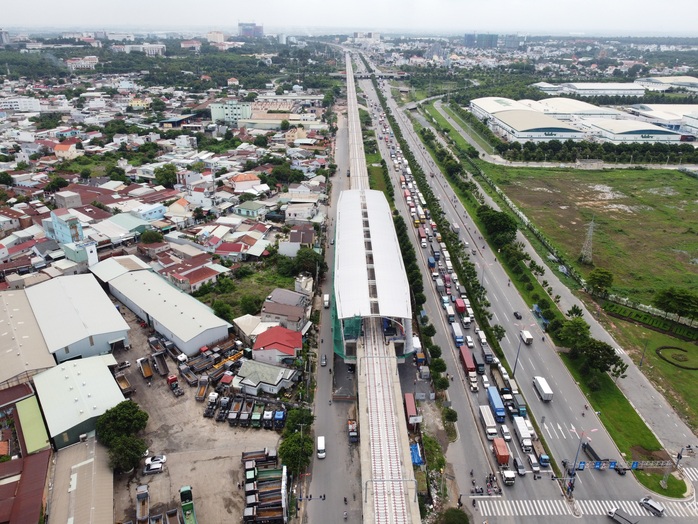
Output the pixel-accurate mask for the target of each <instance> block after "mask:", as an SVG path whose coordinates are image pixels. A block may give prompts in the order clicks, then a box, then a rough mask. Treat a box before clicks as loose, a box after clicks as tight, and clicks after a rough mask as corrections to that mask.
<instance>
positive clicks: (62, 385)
mask: <svg viewBox="0 0 698 524" xmlns="http://www.w3.org/2000/svg"><path fill="white" fill-rule="evenodd" d="M109 366H116V360H114V357H113V355H102V356H96V357H90V358H84V359H81V360H74V361H72V362H63V363H62V364H59V365H58V366H56V367H55V368H53V369H50V370H48V371H44V372H43V373H40V374H38V375H36V376H35V377H34V385H35V387H36V394H37V396H38V397H39V403H40V404H41V411H42V412H43V414H44V419H45V420H46V426H47V427H48V434H49V437H50V438H51V441H52V442H53V445H54V447H55V448H56V449H61V448H64V447H66V446H69V445H71V444H75V443H76V442H79V441H80V436H81V435H86V434H88V433H91V432H93V431H95V427H96V424H97V419H98V418H99V417H100V416H102V415H103V414H104V412H105V411H107V410H108V409H111V408H113V407H114V406H116V405H117V404H119V403H120V402H123V401H124V396H123V395H122V394H121V390H120V389H119V386H118V385H117V383H116V381H115V380H114V377H113V376H112V374H111V371H110V370H109Z"/></svg>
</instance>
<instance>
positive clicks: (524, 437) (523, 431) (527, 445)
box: [513, 417, 533, 453]
mask: <svg viewBox="0 0 698 524" xmlns="http://www.w3.org/2000/svg"><path fill="white" fill-rule="evenodd" d="M513 421H514V432H515V433H516V437H517V438H518V441H519V445H520V446H521V450H522V451H523V452H524V453H530V452H531V450H532V449H533V443H532V441H531V435H530V433H529V432H528V428H527V427H526V422H525V421H524V419H523V418H521V417H514V419H513Z"/></svg>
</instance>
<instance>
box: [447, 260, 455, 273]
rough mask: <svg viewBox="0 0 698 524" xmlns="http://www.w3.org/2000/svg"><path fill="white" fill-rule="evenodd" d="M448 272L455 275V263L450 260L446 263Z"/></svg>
mask: <svg viewBox="0 0 698 524" xmlns="http://www.w3.org/2000/svg"><path fill="white" fill-rule="evenodd" d="M446 272H448V273H453V262H451V261H450V260H447V261H446Z"/></svg>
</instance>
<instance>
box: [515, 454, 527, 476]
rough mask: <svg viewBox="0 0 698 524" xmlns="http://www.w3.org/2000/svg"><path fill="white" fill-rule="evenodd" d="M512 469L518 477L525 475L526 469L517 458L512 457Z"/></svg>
mask: <svg viewBox="0 0 698 524" xmlns="http://www.w3.org/2000/svg"><path fill="white" fill-rule="evenodd" d="M514 469H515V470H516V472H517V473H518V474H519V477H523V476H524V475H525V474H526V468H525V467H524V465H523V462H522V461H521V459H520V458H519V457H514Z"/></svg>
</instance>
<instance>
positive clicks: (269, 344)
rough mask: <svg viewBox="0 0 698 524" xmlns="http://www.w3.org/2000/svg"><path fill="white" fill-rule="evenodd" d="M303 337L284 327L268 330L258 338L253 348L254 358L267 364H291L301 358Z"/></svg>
mask: <svg viewBox="0 0 698 524" xmlns="http://www.w3.org/2000/svg"><path fill="white" fill-rule="evenodd" d="M302 348H303V336H302V335H301V334H300V332H298V331H292V330H290V329H287V328H285V327H282V326H278V327H274V328H271V329H267V330H266V331H265V332H264V333H261V334H259V335H258V336H257V339H256V340H255V342H254V346H253V347H252V358H253V359H254V360H255V361H257V362H266V363H267V364H282V363H291V362H293V361H294V360H295V359H296V358H298V357H299V355H300V352H301V349H302Z"/></svg>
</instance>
